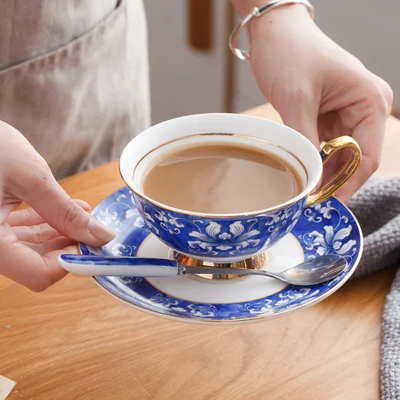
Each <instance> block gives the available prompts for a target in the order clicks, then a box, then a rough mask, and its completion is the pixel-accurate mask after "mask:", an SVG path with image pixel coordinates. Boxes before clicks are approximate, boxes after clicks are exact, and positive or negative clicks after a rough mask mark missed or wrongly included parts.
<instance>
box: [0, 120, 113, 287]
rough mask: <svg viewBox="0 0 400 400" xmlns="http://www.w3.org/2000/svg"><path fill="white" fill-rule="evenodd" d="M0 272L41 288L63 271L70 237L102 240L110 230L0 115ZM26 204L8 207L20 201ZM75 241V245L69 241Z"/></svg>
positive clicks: (91, 241) (110, 236)
mask: <svg viewBox="0 0 400 400" xmlns="http://www.w3.org/2000/svg"><path fill="white" fill-rule="evenodd" d="M0 143H1V147H0V172H1V175H0V274H2V275H4V276H6V277H8V278H10V279H12V280H14V281H15V282H18V283H21V284H22V285H25V286H27V287H28V288H29V289H31V290H34V291H43V290H44V289H46V288H47V287H49V286H50V285H52V284H53V283H55V282H57V281H58V280H59V279H61V278H62V277H63V276H64V275H65V274H66V271H65V270H64V269H63V268H61V267H60V266H59V264H58V261H57V257H58V255H60V254H62V253H76V252H77V247H76V241H81V242H84V243H86V244H88V245H90V246H95V247H97V246H102V245H104V244H105V243H106V242H108V241H110V240H112V239H113V237H114V234H113V232H111V231H110V230H108V229H107V228H105V227H104V226H103V225H101V224H100V222H99V221H97V220H96V219H94V218H93V217H91V216H90V214H89V213H88V211H89V210H90V207H89V205H88V204H86V203H85V202H82V201H80V200H76V201H73V200H72V199H71V198H70V197H69V196H68V195H67V194H66V193H65V192H64V190H63V189H62V188H61V186H59V184H58V183H57V181H56V180H55V179H54V177H53V175H52V173H51V171H50V169H49V167H48V166H47V164H46V162H45V161H44V159H43V158H42V157H40V155H39V154H38V153H37V152H36V151H35V150H34V148H33V147H32V146H31V144H30V143H29V142H28V141H27V140H26V139H25V137H24V136H23V135H22V134H21V133H20V132H18V131H17V130H16V129H14V128H13V127H11V126H10V125H8V124H6V123H4V122H1V121H0ZM22 201H24V202H26V203H27V204H28V205H30V206H31V207H32V208H31V209H26V210H20V211H14V210H15V209H16V208H17V207H18V206H19V205H20V204H21V202H22ZM74 244H75V245H74Z"/></svg>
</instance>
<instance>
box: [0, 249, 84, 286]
mask: <svg viewBox="0 0 400 400" xmlns="http://www.w3.org/2000/svg"><path fill="white" fill-rule="evenodd" d="M4 250H5V248H4V247H3V248H1V249H0V255H1V259H2V261H1V264H0V272H1V274H2V275H4V276H6V277H8V278H10V279H12V280H13V281H15V282H17V283H20V284H21V285H24V286H26V287H27V288H29V289H31V290H33V291H35V292H42V291H43V290H45V289H47V288H48V287H49V286H51V285H53V284H54V283H55V282H57V281H59V280H60V279H61V278H63V277H64V276H65V275H66V274H67V272H66V271H65V270H64V269H63V268H62V267H61V266H60V265H59V263H58V261H57V257H58V256H59V255H61V254H64V253H77V247H76V246H69V247H65V248H63V249H61V250H60V249H59V250H53V251H50V252H49V253H47V254H45V255H44V256H41V255H40V254H39V253H36V252H35V251H34V250H32V249H30V248H29V247H26V246H24V245H23V244H21V243H15V246H13V251H9V250H10V249H7V250H8V251H4Z"/></svg>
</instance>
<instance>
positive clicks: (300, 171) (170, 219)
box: [119, 113, 361, 264]
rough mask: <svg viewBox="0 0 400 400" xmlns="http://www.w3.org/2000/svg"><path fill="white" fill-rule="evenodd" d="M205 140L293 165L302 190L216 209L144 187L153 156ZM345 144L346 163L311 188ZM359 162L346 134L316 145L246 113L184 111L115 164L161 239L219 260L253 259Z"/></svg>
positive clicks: (131, 144) (329, 193)
mask: <svg viewBox="0 0 400 400" xmlns="http://www.w3.org/2000/svg"><path fill="white" fill-rule="evenodd" d="M204 145H216V146H217V145H227V146H228V145H234V146H243V147H247V148H257V149H258V150H259V151H265V152H266V153H268V154H272V155H273V156H274V157H277V158H279V159H280V160H283V162H284V163H285V164H287V165H289V166H290V168H291V169H293V170H294V171H295V172H296V175H297V176H298V177H299V179H300V181H301V189H300V191H299V193H297V194H296V195H295V196H294V197H293V198H290V199H289V200H287V201H284V202H282V203H281V204H275V205H273V206H268V207H266V208H260V209H259V210H251V211H249V210H246V209H244V210H241V211H240V212H235V213H218V214H215V213H214V214H213V213H211V214H210V213H204V212H198V211H191V210H190V209H178V208H175V207H173V206H171V205H168V204H163V203H161V202H159V201H158V200H157V199H155V198H150V197H149V196H148V195H146V194H145V193H144V190H143V187H144V180H145V178H146V174H148V171H149V170H150V169H151V167H152V166H153V165H154V163H155V162H156V160H158V159H160V157H162V156H163V155H165V154H171V153H173V152H177V151H179V150H181V149H184V148H188V147H191V148H194V147H196V146H204ZM343 148H348V149H350V156H349V160H348V162H347V164H346V165H345V167H344V168H343V169H341V170H340V171H338V172H337V174H336V176H335V177H334V178H333V179H331V181H330V182H328V183H327V184H325V185H324V186H323V187H321V188H319V189H317V190H316V188H317V186H318V183H319V182H320V180H321V177H322V173H323V165H324V164H325V163H326V162H327V161H328V159H329V158H330V157H331V155H332V154H333V153H335V152H336V151H338V150H340V149H343ZM360 162H361V151H360V148H359V146H358V145H357V143H356V142H355V141H354V139H352V138H350V137H347V136H343V137H339V138H336V139H333V140H331V141H330V142H328V143H326V144H325V145H324V146H323V147H322V150H321V151H320V152H319V151H318V150H317V149H316V148H315V146H314V145H313V144H312V143H311V142H310V141H309V140H308V139H306V138H305V137H304V136H303V135H301V134H300V133H298V132H296V131H295V130H293V129H291V128H289V127H287V126H284V125H282V124H279V123H276V122H273V121H269V120H267V119H264V118H259V117H253V116H248V115H241V114H223V113H215V114H199V115H189V116H185V117H181V118H176V119H172V120H168V121H165V122H162V123H160V124H157V125H154V126H152V127H150V128H149V129H147V130H145V131H144V132H142V133H141V134H140V135H138V136H137V137H135V138H134V139H132V140H131V141H130V142H129V143H128V144H127V146H126V147H125V149H124V150H123V152H122V154H121V157H120V164H119V167H120V173H121V176H122V178H123V180H124V181H125V183H126V185H127V186H128V187H129V188H130V190H131V192H132V196H133V199H134V202H135V204H136V205H137V207H138V210H139V212H140V214H141V216H142V217H143V219H144V221H145V223H146V224H147V226H148V227H149V228H150V230H151V232H152V233H153V234H154V235H155V236H156V237H157V238H158V239H159V240H161V241H162V242H163V243H165V244H166V245H167V246H169V247H170V248H171V249H173V250H175V251H176V252H178V253H180V254H182V255H184V256H187V257H191V258H195V259H198V260H203V261H209V262H213V263H219V264H221V263H232V262H236V261H240V260H245V259H248V258H251V257H253V256H256V255H257V254H260V253H262V252H264V251H265V250H266V249H268V248H269V247H271V246H273V245H274V244H276V243H277V242H278V241H279V240H280V239H282V238H283V237H284V236H285V235H287V234H288V233H290V231H291V230H292V229H293V227H294V226H295V224H296V223H297V220H298V219H299V217H300V215H301V213H302V212H303V211H304V209H305V208H306V207H308V206H312V205H314V204H317V203H319V202H322V201H325V200H327V199H329V197H331V196H332V195H334V193H335V192H336V190H337V189H338V188H339V187H340V186H342V185H343V184H344V183H345V182H346V181H347V180H348V179H349V178H350V177H351V176H352V175H353V173H354V172H355V170H356V169H357V167H358V165H359V163H360ZM186 183H187V182H186ZM181 185H182V186H184V185H185V182H181ZM201 189H202V188H201V187H199V188H198V189H197V190H199V191H201ZM271 190H273V188H271ZM248 195H249V196H250V195H251V193H249V194H248Z"/></svg>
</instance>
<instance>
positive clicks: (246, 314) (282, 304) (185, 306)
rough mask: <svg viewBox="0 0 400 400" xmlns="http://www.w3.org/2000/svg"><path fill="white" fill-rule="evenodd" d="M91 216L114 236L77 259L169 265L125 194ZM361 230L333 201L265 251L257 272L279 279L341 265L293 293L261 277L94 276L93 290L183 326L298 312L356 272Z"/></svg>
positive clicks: (311, 210) (308, 212)
mask: <svg viewBox="0 0 400 400" xmlns="http://www.w3.org/2000/svg"><path fill="white" fill-rule="evenodd" d="M92 214H93V215H94V216H95V217H96V218H97V219H98V220H100V221H101V222H103V223H104V224H105V225H107V226H109V227H110V228H111V229H112V230H113V231H114V232H115V233H116V237H115V239H114V240H113V241H112V242H110V243H108V244H107V245H106V246H103V247H101V248H91V247H88V246H85V245H84V244H82V243H81V244H80V250H81V252H82V254H84V255H90V254H92V255H113V256H117V255H121V256H140V257H158V258H173V257H174V252H173V251H172V250H171V249H170V248H169V247H168V246H166V245H165V244H163V243H162V242H161V241H159V240H158V239H157V238H156V237H155V236H154V235H153V234H152V233H151V232H150V230H149V229H148V228H147V226H146V225H145V222H144V221H143V219H142V217H141V216H140V214H139V212H138V209H137V207H136V206H135V204H134V201H133V197H132V195H131V192H130V190H129V189H128V188H127V187H123V188H121V189H119V190H117V191H116V192H114V193H113V194H111V195H110V196H108V197H107V198H106V199H104V200H103V201H102V202H101V203H100V204H99V205H97V207H96V208H94V210H93V211H92ZM362 246H363V241H362V232H361V229H360V226H359V224H358V222H357V220H356V219H355V217H354V216H353V214H352V213H351V212H350V211H349V209H348V208H347V207H346V206H345V205H343V204H342V203H341V202H340V201H339V200H337V199H336V198H334V197H332V198H330V199H329V200H328V201H325V202H322V203H319V204H316V205H314V206H311V207H308V208H306V209H305V210H304V211H303V213H302V215H301V217H300V219H299V221H298V222H297V224H296V226H295V227H294V228H293V230H292V231H291V233H289V234H288V235H286V236H285V237H284V238H283V239H281V240H280V241H279V242H278V243H277V244H276V245H275V246H273V247H271V248H269V249H268V250H267V251H266V258H265V259H266V262H265V265H264V266H263V268H265V269H268V270H271V271H282V270H285V269H287V268H290V267H292V266H294V265H296V264H298V263H301V262H303V261H305V260H309V259H312V258H315V257H318V256H320V255H324V254H339V255H341V256H343V257H345V258H346V260H347V262H348V265H347V267H346V269H345V270H344V271H343V272H342V273H341V274H340V275H339V276H337V277H336V278H335V279H333V280H331V281H329V282H326V283H323V284H320V285H315V286H292V285H288V284H285V283H282V282H280V281H278V280H275V279H272V278H266V277H260V276H247V277H243V278H241V279H237V280H231V281H229V280H208V279H205V278H202V277H200V276H190V275H184V276H177V277H171V278H134V277H112V276H95V277H93V279H94V280H95V282H96V283H97V284H98V285H99V286H100V287H101V288H102V289H104V290H105V291H106V293H108V294H110V295H111V296H113V297H115V298H116V299H118V300H120V301H122V302H123V303H125V304H128V305H130V306H132V307H134V308H136V309H138V310H140V311H144V312H147V313H149V314H152V315H156V316H159V317H165V318H169V319H174V320H178V321H182V322H200V323H211V324H215V323H219V324H221V323H226V324H232V323H244V322H252V321H257V320H265V319H270V318H274V317H278V316H281V315H284V314H288V313H290V312H294V311H298V310H300V309H302V308H305V307H308V306H311V305H313V304H316V303H318V302H319V301H321V300H323V299H325V298H327V297H328V296H330V295H331V294H332V293H334V292H335V291H336V290H338V289H339V288H340V287H341V286H342V285H343V284H344V283H345V282H346V281H347V280H348V279H349V278H350V276H351V275H352V273H353V272H354V270H355V269H356V267H357V265H358V263H359V260H360V258H361V253H362Z"/></svg>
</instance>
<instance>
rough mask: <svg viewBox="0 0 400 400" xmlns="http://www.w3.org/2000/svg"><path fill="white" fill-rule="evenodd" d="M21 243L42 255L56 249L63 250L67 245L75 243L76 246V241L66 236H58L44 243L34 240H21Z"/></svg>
mask: <svg viewBox="0 0 400 400" xmlns="http://www.w3.org/2000/svg"><path fill="white" fill-rule="evenodd" d="M21 243H22V244H24V245H25V246H27V247H29V248H30V249H32V250H33V251H35V252H36V253H38V254H40V255H42V256H43V255H45V254H47V253H50V252H51V251H54V250H62V249H64V248H65V247H68V246H73V245H75V246H76V242H75V241H74V240H72V239H68V238H66V237H64V236H62V237H57V238H54V239H52V240H48V241H47V242H43V243H32V242H21Z"/></svg>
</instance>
